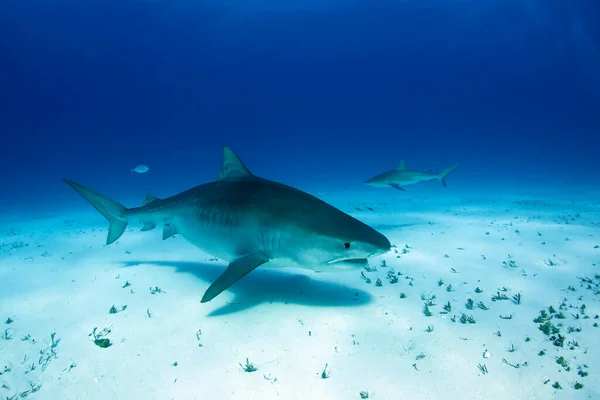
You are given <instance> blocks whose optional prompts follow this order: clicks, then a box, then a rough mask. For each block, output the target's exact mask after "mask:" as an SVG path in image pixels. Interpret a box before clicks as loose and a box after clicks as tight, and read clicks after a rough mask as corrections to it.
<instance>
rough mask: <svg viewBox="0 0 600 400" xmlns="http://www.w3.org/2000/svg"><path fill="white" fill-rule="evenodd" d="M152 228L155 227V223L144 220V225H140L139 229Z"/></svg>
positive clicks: (148, 229)
mask: <svg viewBox="0 0 600 400" xmlns="http://www.w3.org/2000/svg"><path fill="white" fill-rule="evenodd" d="M154 228H156V224H155V223H154V222H144V226H143V227H142V229H141V231H142V232H146V231H151V230H152V229H154Z"/></svg>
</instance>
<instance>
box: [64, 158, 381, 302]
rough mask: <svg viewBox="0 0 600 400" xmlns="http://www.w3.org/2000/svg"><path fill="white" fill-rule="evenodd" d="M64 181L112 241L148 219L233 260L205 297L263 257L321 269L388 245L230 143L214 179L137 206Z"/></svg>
mask: <svg viewBox="0 0 600 400" xmlns="http://www.w3.org/2000/svg"><path fill="white" fill-rule="evenodd" d="M63 181H64V182H66V183H67V184H69V185H70V186H71V187H72V188H73V189H75V191H77V192H78V193H79V194H80V195H82V196H83V197H84V198H85V199H86V200H87V201H88V202H89V203H90V204H91V205H92V206H94V208H96V210H98V211H99V212H100V213H101V214H102V215H103V216H104V217H105V218H106V219H107V220H108V223H109V231H108V236H107V239H106V244H107V245H108V244H111V243H113V242H115V241H116V240H118V239H119V238H120V237H121V235H122V234H123V232H124V231H125V228H126V227H127V224H128V222H129V221H130V220H138V221H141V222H142V223H143V224H144V225H143V228H142V231H149V230H152V229H154V228H155V227H156V225H157V224H163V225H164V227H163V234H162V238H163V240H164V239H168V238H169V237H171V236H173V235H175V234H179V235H181V236H182V237H184V238H185V239H186V240H187V241H189V242H190V243H191V244H193V245H195V246H196V247H198V248H200V249H202V250H203V251H204V252H206V253H208V254H210V255H212V256H214V257H218V258H220V259H222V260H225V261H227V262H229V265H228V266H227V268H226V269H225V271H224V272H223V273H222V275H221V276H219V277H218V278H217V279H216V280H215V281H214V282H213V283H212V284H211V285H210V286H209V288H208V289H207V290H206V292H205V293H204V296H203V297H202V300H201V302H202V303H205V302H207V301H210V300H212V299H213V298H215V297H216V296H217V295H218V294H220V293H221V292H223V291H224V290H226V289H227V288H229V287H230V286H231V285H232V284H234V283H235V282H236V281H237V280H239V279H240V278H242V277H244V276H245V275H246V274H248V273H249V272H251V271H252V270H254V269H255V268H257V267H259V266H260V265H263V264H266V263H269V265H272V266H279V267H281V266H293V267H299V268H306V269H312V270H316V271H320V270H328V269H335V268H336V267H337V266H341V265H346V266H353V267H354V268H358V267H362V265H363V264H364V263H365V262H366V259H367V258H368V257H372V256H377V255H381V254H384V253H386V252H388V251H389V250H390V248H391V244H390V241H389V240H388V239H387V238H386V237H385V236H384V235H383V234H381V233H379V232H378V231H376V230H375V229H373V228H371V227H370V226H368V225H366V224H365V223H363V222H361V221H359V220H357V219H355V218H353V217H352V216H350V215H348V214H346V213H344V212H343V211H341V210H339V209H337V208H335V207H334V206H332V205H330V204H328V203H326V202H324V201H322V200H320V199H318V198H316V197H314V196H312V195H310V194H308V193H306V192H303V191H301V190H298V189H295V188H293V187H291V186H287V185H284V184H281V183H278V182H274V181H270V180H267V179H264V178H260V177H258V176H256V175H254V174H252V173H251V172H250V171H249V170H248V169H247V168H246V166H245V165H244V164H243V162H242V161H241V160H240V159H239V158H238V156H237V155H236V154H235V153H234V152H233V151H232V150H231V149H229V148H228V147H225V148H223V159H222V166H221V171H220V173H219V176H218V179H217V180H216V181H214V182H210V183H206V184H202V185H199V186H196V187H193V188H191V189H189V190H186V191H184V192H181V193H179V194H176V195H174V196H171V197H168V198H164V199H159V198H157V197H155V196H152V195H147V196H146V199H145V200H144V202H143V203H142V205H141V206H140V207H135V208H125V207H124V206H123V205H121V204H119V203H117V202H116V201H114V200H112V199H110V198H108V197H106V196H104V195H102V194H100V193H98V192H96V191H94V190H92V189H89V188H87V187H84V186H82V185H80V184H78V183H75V182H73V181H70V180H68V179H63Z"/></svg>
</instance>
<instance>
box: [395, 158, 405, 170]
mask: <svg viewBox="0 0 600 400" xmlns="http://www.w3.org/2000/svg"><path fill="white" fill-rule="evenodd" d="M396 169H406V163H405V162H404V160H402V161H400V164H399V165H398V168H396Z"/></svg>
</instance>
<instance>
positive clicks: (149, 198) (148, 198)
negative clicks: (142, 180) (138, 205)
mask: <svg viewBox="0 0 600 400" xmlns="http://www.w3.org/2000/svg"><path fill="white" fill-rule="evenodd" d="M156 200H160V199H159V198H158V197H156V196H154V195H152V194H147V195H146V197H145V198H144V201H143V202H142V207H144V206H145V205H148V204H150V203H152V202H153V201H156Z"/></svg>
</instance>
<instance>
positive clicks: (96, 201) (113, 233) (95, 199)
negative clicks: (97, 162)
mask: <svg viewBox="0 0 600 400" xmlns="http://www.w3.org/2000/svg"><path fill="white" fill-rule="evenodd" d="M63 181H64V182H65V183H67V184H68V185H69V186H71V187H72V188H73V189H74V190H75V191H76V192H77V193H79V194H80V195H82V196H83V197H84V198H85V199H86V200H87V201H89V202H90V204H91V205H92V206H94V208H95V209H96V210H98V211H99V212H100V214H102V215H104V218H106V219H107V220H108V223H109V225H110V227H109V229H108V236H107V238H106V244H111V243H114V242H116V241H117V240H118V239H119V238H120V237H121V235H122V234H123V232H125V228H127V222H128V221H127V218H126V217H125V212H126V211H127V208H125V207H124V206H122V205H121V204H119V203H117V202H116V201H114V200H112V199H109V198H108V197H106V196H104V195H102V194H100V193H98V192H96V191H94V190H92V189H89V188H86V187H85V186H82V185H80V184H78V183H75V182H73V181H70V180H68V179H63Z"/></svg>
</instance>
